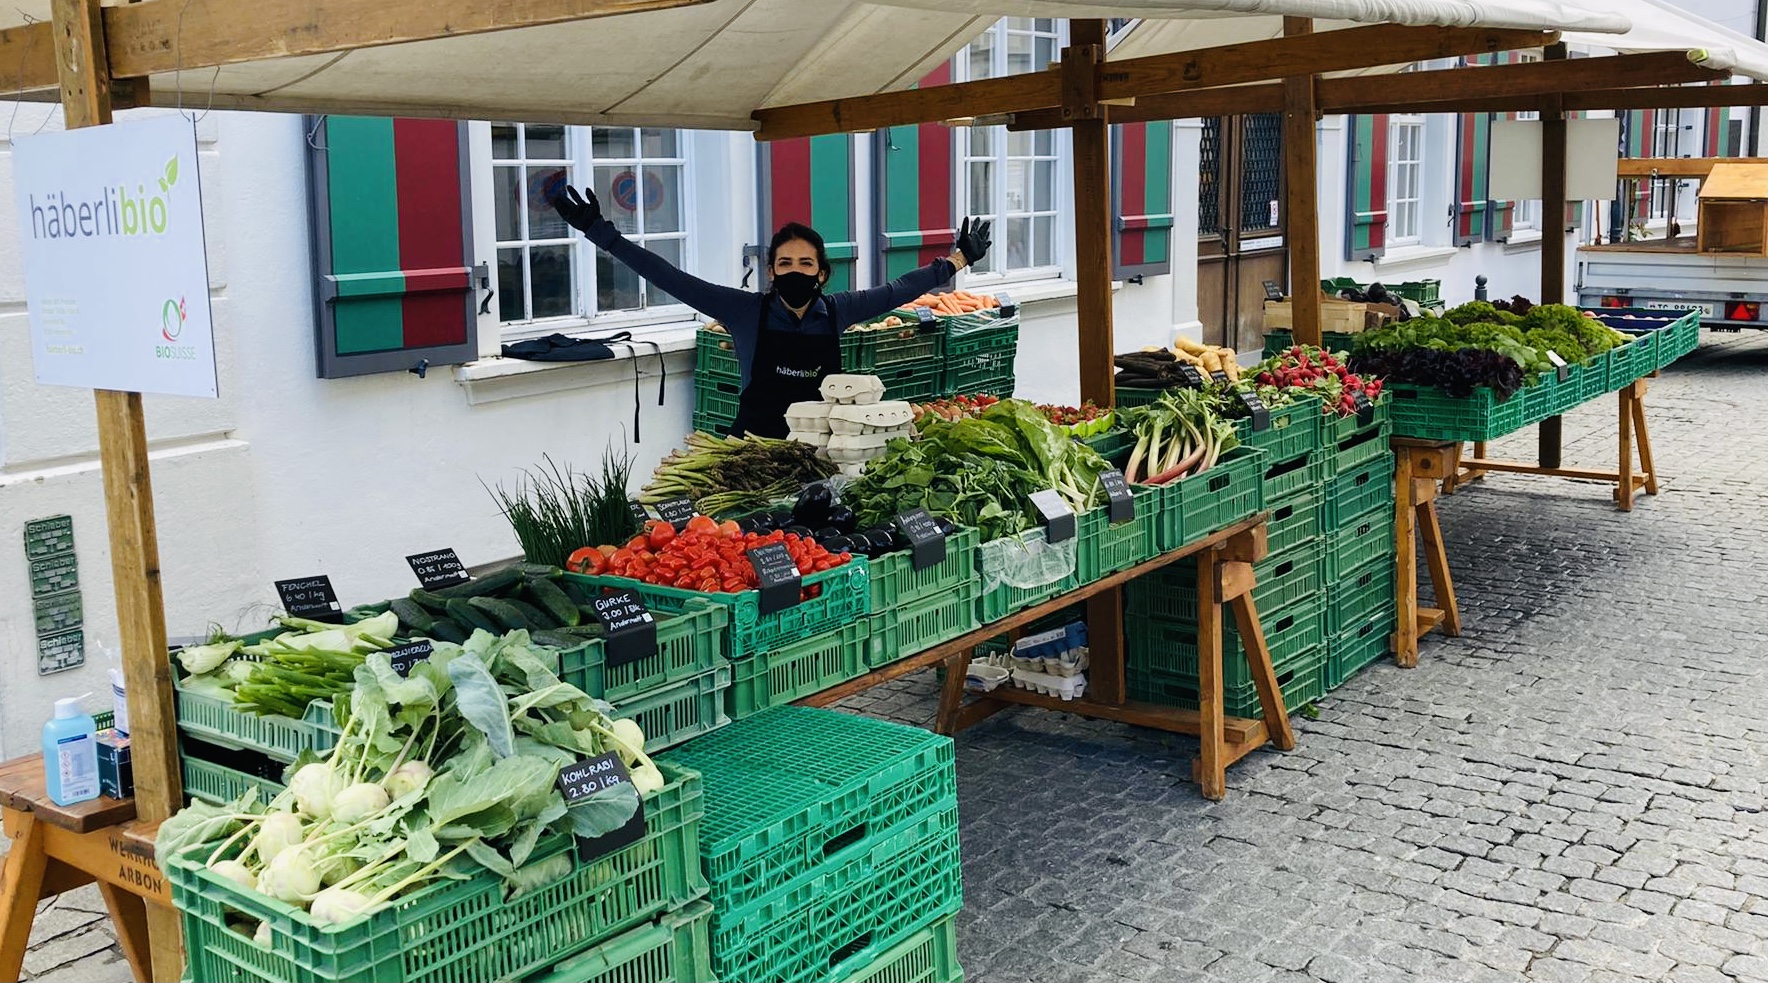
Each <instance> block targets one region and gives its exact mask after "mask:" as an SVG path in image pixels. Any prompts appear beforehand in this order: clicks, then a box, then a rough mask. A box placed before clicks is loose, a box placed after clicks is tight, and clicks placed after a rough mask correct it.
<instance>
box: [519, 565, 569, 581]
mask: <svg viewBox="0 0 1768 983" xmlns="http://www.w3.org/2000/svg"><path fill="white" fill-rule="evenodd" d="M516 569H517V570H520V571H522V576H524V577H527V578H528V579H530V580H532V579H534V578H535V577H547V578H552V577H563V576H564V575H565V571H563V570H560V569H559V568H558V567H555V566H553V565H552V564H550V563H519V564H517V565H516Z"/></svg>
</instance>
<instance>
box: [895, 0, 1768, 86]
mask: <svg viewBox="0 0 1768 983" xmlns="http://www.w3.org/2000/svg"><path fill="white" fill-rule="evenodd" d="M898 2H906V0H898ZM1222 5H1223V6H1229V5H1230V4H1229V3H1227V2H1224V3H1223V4H1222ZM1231 5H1232V6H1234V7H1235V8H1250V7H1263V6H1265V4H1264V3H1262V2H1260V0H1239V2H1237V3H1232V4H1231ZM1593 5H1594V4H1593ZM1320 6H1322V7H1325V6H1332V7H1346V6H1352V5H1351V4H1339V3H1333V4H1321V5H1320ZM1383 6H1394V7H1407V6H1412V5H1411V4H1407V3H1400V2H1395V3H1391V4H1385V5H1383ZM1452 6H1457V7H1461V8H1463V9H1464V10H1477V11H1478V12H1479V14H1480V19H1479V21H1478V23H1479V24H1481V25H1482V26H1501V20H1502V18H1503V16H1504V14H1503V13H1502V12H1500V11H1499V10H1497V9H1494V8H1495V7H1497V6H1499V5H1493V4H1486V3H1469V4H1455V5H1452ZM1537 6H1538V7H1539V8H1540V10H1539V11H1538V12H1539V13H1540V15H1542V16H1546V17H1549V18H1553V17H1557V18H1560V21H1559V22H1560V23H1561V24H1563V25H1564V27H1565V29H1564V30H1563V31H1562V32H1561V35H1560V40H1562V41H1564V42H1566V43H1567V44H1568V45H1569V46H1571V47H1572V48H1574V49H1585V50H1596V51H1598V52H1603V53H1606V52H1620V53H1623V54H1643V53H1647V52H1654V51H1685V52H1687V53H1688V55H1689V58H1690V59H1692V60H1694V61H1695V62H1697V63H1699V64H1701V65H1703V66H1705V67H1708V68H1714V69H1727V68H1729V69H1733V70H1735V71H1737V72H1738V73H1740V74H1744V75H1750V76H1753V77H1755V78H1758V79H1768V74H1764V73H1768V45H1764V44H1763V43H1762V42H1760V41H1756V40H1754V39H1752V38H1750V37H1748V36H1746V35H1743V34H1739V33H1737V32H1736V31H1733V30H1731V29H1730V28H1726V27H1721V26H1720V25H1718V24H1715V23H1713V22H1711V21H1708V20H1705V19H1703V18H1700V17H1697V16H1695V15H1694V14H1691V13H1688V12H1687V11H1684V10H1680V9H1678V8H1676V7H1673V6H1671V5H1670V4H1668V3H1666V2H1663V0H1602V3H1601V6H1602V8H1603V9H1604V10H1605V11H1606V12H1607V13H1608V14H1609V15H1610V16H1611V17H1613V18H1618V19H1622V20H1625V21H1626V22H1627V23H1628V24H1629V25H1630V26H1628V27H1626V28H1625V29H1623V30H1621V31H1620V33H1611V32H1610V29H1609V28H1607V27H1602V28H1597V29H1594V30H1593V29H1591V28H1590V27H1588V26H1585V25H1583V24H1580V23H1578V22H1577V21H1576V20H1575V18H1576V17H1577V13H1576V12H1575V11H1569V10H1563V9H1551V8H1557V7H1559V5H1557V4H1539V5H1535V4H1530V5H1529V8H1530V10H1531V11H1534V10H1536V8H1537ZM1268 13H1269V14H1272V15H1273V16H1263V17H1260V16H1245V17H1233V18H1224V17H1219V16H1205V15H1203V14H1201V13H1199V14H1197V15H1195V16H1191V17H1184V18H1171V17H1169V18H1164V19H1159V20H1156V19H1153V18H1149V19H1145V20H1143V21H1141V22H1140V23H1138V24H1136V25H1134V26H1133V28H1132V29H1130V30H1128V31H1126V32H1124V34H1123V35H1122V40H1121V41H1119V42H1118V43H1117V44H1116V45H1114V46H1113V47H1112V49H1111V57H1112V58H1113V59H1118V58H1137V57H1142V56H1145V55H1158V54H1165V53H1167V52H1172V51H1189V50H1191V49H1194V48H1201V47H1207V46H1210V45H1218V44H1243V43H1246V42H1249V41H1263V40H1266V39H1269V38H1277V37H1282V36H1283V19H1282V18H1281V17H1278V16H1274V14H1275V13H1276V12H1275V11H1269V12H1268ZM1318 16H1321V17H1325V15H1324V14H1322V15H1318ZM1315 26H1316V28H1317V29H1318V30H1331V29H1334V28H1343V27H1349V26H1351V25H1350V24H1348V23H1333V22H1330V21H1328V20H1321V21H1319V22H1317V23H1316V25H1315ZM1527 26H1532V25H1527ZM1403 67H1404V66H1402V65H1390V66H1383V67H1379V68H1370V69H1364V70H1361V71H1358V72H1348V73H1343V74H1352V75H1362V74H1381V73H1384V72H1397V71H1399V70H1400V69H1401V68H1403ZM1615 84H1616V85H1617V86H1620V85H1625V84H1626V80H1625V79H1621V78H1617V79H1616V80H1615Z"/></svg>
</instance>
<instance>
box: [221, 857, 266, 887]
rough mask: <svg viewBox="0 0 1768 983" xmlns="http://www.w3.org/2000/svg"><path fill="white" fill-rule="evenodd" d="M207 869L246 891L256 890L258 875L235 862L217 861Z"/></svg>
mask: <svg viewBox="0 0 1768 983" xmlns="http://www.w3.org/2000/svg"><path fill="white" fill-rule="evenodd" d="M209 869H210V870H212V871H214V872H215V873H216V874H219V875H221V876H222V877H225V878H227V879H228V880H230V881H232V882H233V883H235V884H238V885H239V886H240V887H243V888H245V889H246V890H248V891H256V890H257V889H258V875H257V874H254V873H252V869H251V868H250V867H247V866H246V865H245V864H242V863H240V862H239V861H237V860H217V861H215V862H214V863H212V864H210V865H209Z"/></svg>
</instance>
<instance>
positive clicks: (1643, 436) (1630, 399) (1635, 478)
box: [1615, 378, 1658, 512]
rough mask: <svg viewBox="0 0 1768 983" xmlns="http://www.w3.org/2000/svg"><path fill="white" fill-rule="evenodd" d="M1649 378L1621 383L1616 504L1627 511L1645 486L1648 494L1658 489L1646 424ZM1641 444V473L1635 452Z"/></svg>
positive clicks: (1631, 507)
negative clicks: (1634, 466)
mask: <svg viewBox="0 0 1768 983" xmlns="http://www.w3.org/2000/svg"><path fill="white" fill-rule="evenodd" d="M1646 389H1647V386H1646V382H1645V380H1644V379H1643V378H1641V379H1635V380H1633V381H1632V382H1630V383H1628V384H1627V385H1625V386H1622V387H1621V397H1620V398H1621V407H1620V409H1621V416H1620V424H1621V425H1620V437H1621V440H1620V449H1619V450H1620V464H1621V467H1620V474H1619V476H1618V480H1617V481H1616V482H1615V505H1617V506H1619V507H1620V509H1621V511H1623V512H1631V511H1632V510H1633V499H1634V497H1635V496H1637V495H1638V494H1639V492H1640V490H1641V489H1643V490H1644V491H1645V493H1646V494H1648V495H1656V494H1657V493H1658V480H1657V467H1656V465H1655V463H1654V462H1653V461H1652V459H1651V435H1650V433H1649V432H1648V431H1647V430H1646V426H1645V393H1646ZM1635 448H1637V450H1638V454H1639V471H1640V472H1641V473H1640V474H1637V475H1636V474H1634V472H1633V461H1634V458H1633V454H1634V450H1635Z"/></svg>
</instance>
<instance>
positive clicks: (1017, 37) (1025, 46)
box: [1007, 34, 1033, 75]
mask: <svg viewBox="0 0 1768 983" xmlns="http://www.w3.org/2000/svg"><path fill="white" fill-rule="evenodd" d="M1031 58H1032V52H1031V38H1029V37H1026V36H1025V35H1023V34H1009V35H1007V74H1008V75H1020V74H1023V73H1025V72H1029V71H1031V70H1032V67H1033V66H1032V64H1031Z"/></svg>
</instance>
